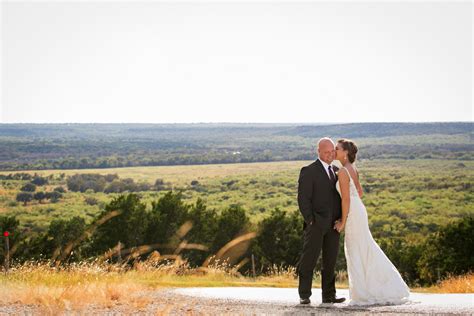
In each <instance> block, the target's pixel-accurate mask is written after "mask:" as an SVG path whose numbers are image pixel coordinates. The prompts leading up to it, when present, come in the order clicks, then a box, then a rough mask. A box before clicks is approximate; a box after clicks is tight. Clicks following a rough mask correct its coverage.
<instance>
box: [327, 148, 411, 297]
mask: <svg viewBox="0 0 474 316" xmlns="http://www.w3.org/2000/svg"><path fill="white" fill-rule="evenodd" d="M335 149H336V159H337V160H339V162H340V163H341V164H342V168H341V170H339V174H338V178H339V180H338V182H337V183H336V188H337V190H338V192H339V194H340V195H341V199H342V218H341V220H340V221H337V222H336V223H335V226H334V228H335V229H336V230H337V231H339V232H342V231H343V230H344V229H345V236H344V251H345V255H346V261H347V271H348V274H349V296H350V298H351V301H350V305H372V304H402V303H404V302H406V301H407V300H408V296H409V295H410V291H409V288H408V286H407V285H406V283H405V282H404V281H403V279H402V277H401V276H400V273H398V271H397V269H396V268H395V266H394V265H393V264H392V263H391V262H390V260H389V259H388V258H387V256H386V255H385V254H384V253H383V251H382V249H380V247H379V246H378V245H377V243H376V242H375V240H374V239H373V238H372V234H371V233H370V230H369V224H368V220H367V211H366V209H365V206H364V204H363V203H362V200H361V197H362V187H361V185H360V183H359V176H358V173H357V170H356V168H355V166H354V165H353V163H354V161H355V159H356V154H357V146H356V145H355V144H354V143H353V142H352V141H350V140H347V139H341V140H339V141H338V142H337V145H336V148H335Z"/></svg>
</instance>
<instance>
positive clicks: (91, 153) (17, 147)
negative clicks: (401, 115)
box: [0, 123, 474, 170]
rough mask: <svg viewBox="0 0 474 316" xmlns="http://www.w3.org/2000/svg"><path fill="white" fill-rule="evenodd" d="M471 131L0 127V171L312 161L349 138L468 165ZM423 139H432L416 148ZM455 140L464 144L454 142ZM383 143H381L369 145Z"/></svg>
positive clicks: (455, 126)
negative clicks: (317, 150)
mask: <svg viewBox="0 0 474 316" xmlns="http://www.w3.org/2000/svg"><path fill="white" fill-rule="evenodd" d="M472 127H473V125H472V123H410V124H408V123H358V124H334V125H305V126H299V125H294V124H293V125H292V124H279V125H277V124H227V125H225V124H168V125H159V124H156V125H152V124H46V125H41V124H0V169H1V170H32V169H34V170H44V169H85V168H116V167H132V166H161V165H191V164H193V165H195V164H211V163H242V162H265V161H283V160H310V159H313V158H314V146H315V141H316V139H317V138H319V137H323V136H329V137H333V138H336V139H337V138H340V137H349V138H353V139H355V140H356V141H361V142H362V143H363V142H364V139H367V140H368V141H367V142H366V144H365V145H363V146H362V147H361V151H360V153H361V154H360V157H359V158H361V159H380V158H396V159H416V158H425V159H426V158H433V159H439V158H442V159H464V160H471V159H472V154H471V153H472V152H473V151H474V144H473V143H472V142H471V141H469V140H471V139H472V136H473V134H472ZM420 135H422V136H423V137H427V138H426V139H428V140H427V141H426V140H425V141H414V139H415V140H418V138H416V137H419V136H420ZM456 135H457V136H459V138H458V139H457V140H456V142H453V141H452V139H453V138H452V137H453V136H456ZM379 137H384V142H383V143H380V142H379V143H377V144H376V145H371V140H373V139H374V138H379ZM390 137H395V138H397V139H396V141H393V140H391V139H390ZM443 137H444V138H443ZM463 139H464V140H465V141H463Z"/></svg>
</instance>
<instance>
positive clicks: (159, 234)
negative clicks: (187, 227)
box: [147, 191, 189, 243]
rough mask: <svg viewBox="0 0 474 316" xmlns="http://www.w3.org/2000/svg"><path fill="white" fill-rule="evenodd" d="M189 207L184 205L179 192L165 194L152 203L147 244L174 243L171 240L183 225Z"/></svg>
mask: <svg viewBox="0 0 474 316" xmlns="http://www.w3.org/2000/svg"><path fill="white" fill-rule="evenodd" d="M188 210H189V206H188V205H186V204H184V202H183V200H182V194H181V193H180V192H178V193H173V192H172V191H169V192H167V193H166V194H165V195H164V196H162V197H161V198H160V199H159V200H158V201H156V202H155V201H154V202H152V207H151V213H150V224H149V227H148V231H147V241H148V242H149V243H168V242H176V241H172V240H171V238H172V237H173V236H174V235H175V233H176V232H177V231H178V229H179V228H180V227H181V225H183V224H184V223H185V221H186V220H187V219H188V218H189V217H188Z"/></svg>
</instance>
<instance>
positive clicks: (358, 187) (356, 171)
mask: <svg viewBox="0 0 474 316" xmlns="http://www.w3.org/2000/svg"><path fill="white" fill-rule="evenodd" d="M354 171H355V173H356V175H357V181H355V186H356V189H357V193H358V194H359V197H360V198H362V195H363V194H364V190H362V186H361V185H360V180H359V179H360V178H359V170H357V168H354Z"/></svg>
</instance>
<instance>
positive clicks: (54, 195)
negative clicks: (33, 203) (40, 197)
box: [45, 191, 63, 203]
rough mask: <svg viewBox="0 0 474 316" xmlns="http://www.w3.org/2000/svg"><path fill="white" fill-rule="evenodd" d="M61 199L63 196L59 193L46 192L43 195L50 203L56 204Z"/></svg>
mask: <svg viewBox="0 0 474 316" xmlns="http://www.w3.org/2000/svg"><path fill="white" fill-rule="evenodd" d="M62 197H63V195H62V194H61V193H59V192H58V191H52V192H46V193H45V199H48V200H50V201H51V202H52V203H56V202H57V201H59V199H60V198H62Z"/></svg>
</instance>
